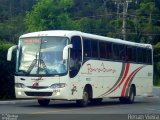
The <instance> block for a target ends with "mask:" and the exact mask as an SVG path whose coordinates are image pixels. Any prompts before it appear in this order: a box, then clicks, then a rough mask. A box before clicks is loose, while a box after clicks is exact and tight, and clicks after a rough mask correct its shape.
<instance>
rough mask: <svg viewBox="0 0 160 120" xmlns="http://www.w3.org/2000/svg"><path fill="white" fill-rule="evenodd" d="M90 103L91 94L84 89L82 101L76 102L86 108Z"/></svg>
mask: <svg viewBox="0 0 160 120" xmlns="http://www.w3.org/2000/svg"><path fill="white" fill-rule="evenodd" d="M88 101H89V94H88V91H87V89H84V91H83V96H82V99H81V100H77V101H76V102H77V104H78V105H79V106H81V107H86V106H87V105H88Z"/></svg>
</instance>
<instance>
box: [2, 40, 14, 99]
mask: <svg viewBox="0 0 160 120" xmlns="http://www.w3.org/2000/svg"><path fill="white" fill-rule="evenodd" d="M12 45H13V44H12V43H9V42H0V68H1V70H0V78H1V79H0V83H1V84H0V99H4V98H5V99H7V98H8V99H9V98H14V77H13V76H12V75H13V74H14V71H15V61H14V60H13V61H12V62H7V61H6V59H7V50H8V48H9V47H10V46H12Z"/></svg>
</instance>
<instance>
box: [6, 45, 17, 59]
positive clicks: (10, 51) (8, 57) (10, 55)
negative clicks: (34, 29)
mask: <svg viewBox="0 0 160 120" xmlns="http://www.w3.org/2000/svg"><path fill="white" fill-rule="evenodd" d="M15 49H17V45H14V46H12V47H10V48H9V49H8V53H7V61H11V60H12V52H13V50H15Z"/></svg>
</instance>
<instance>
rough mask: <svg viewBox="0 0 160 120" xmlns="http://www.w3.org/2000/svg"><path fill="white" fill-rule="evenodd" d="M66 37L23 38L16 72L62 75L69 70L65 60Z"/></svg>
mask: <svg viewBox="0 0 160 120" xmlns="http://www.w3.org/2000/svg"><path fill="white" fill-rule="evenodd" d="M67 44H68V38H66V37H33V38H21V39H20V40H19V45H18V51H17V65H16V73H17V74H23V75H62V74H64V73H66V72H67V63H68V62H67V61H63V58H62V56H63V49H64V47H65V46H66V45H67Z"/></svg>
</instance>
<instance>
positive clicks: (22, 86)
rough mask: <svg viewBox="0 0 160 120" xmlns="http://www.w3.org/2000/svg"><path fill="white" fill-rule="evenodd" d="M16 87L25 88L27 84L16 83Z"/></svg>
mask: <svg viewBox="0 0 160 120" xmlns="http://www.w3.org/2000/svg"><path fill="white" fill-rule="evenodd" d="M15 87H17V88H25V87H26V86H25V85H24V84H23V83H15Z"/></svg>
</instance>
